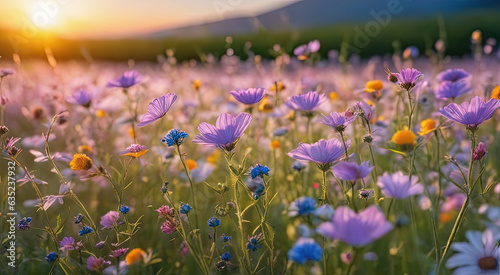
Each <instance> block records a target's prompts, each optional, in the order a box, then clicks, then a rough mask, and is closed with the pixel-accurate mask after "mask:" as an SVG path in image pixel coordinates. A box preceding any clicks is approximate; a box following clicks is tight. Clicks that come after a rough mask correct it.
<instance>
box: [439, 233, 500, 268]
mask: <svg viewBox="0 0 500 275" xmlns="http://www.w3.org/2000/svg"><path fill="white" fill-rule="evenodd" d="M466 237H467V240H469V242H468V243H466V242H459V243H454V244H452V245H451V249H453V250H455V251H457V252H458V253H457V254H455V255H453V256H452V257H450V258H449V259H448V261H447V262H446V268H448V269H452V268H456V269H455V271H453V275H469V274H476V275H489V274H500V268H499V262H500V249H499V247H498V246H497V241H498V239H499V237H500V236H498V235H497V236H494V235H493V233H492V232H491V231H490V230H486V231H484V232H483V233H482V234H481V232H479V231H467V233H466Z"/></svg>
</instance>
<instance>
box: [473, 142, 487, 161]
mask: <svg viewBox="0 0 500 275" xmlns="http://www.w3.org/2000/svg"><path fill="white" fill-rule="evenodd" d="M486 155H488V151H486V144H484V143H483V142H479V144H478V145H477V147H476V149H474V156H473V158H474V160H481V159H482V158H483V157H485V156H486Z"/></svg>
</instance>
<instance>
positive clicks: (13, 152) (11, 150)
mask: <svg viewBox="0 0 500 275" xmlns="http://www.w3.org/2000/svg"><path fill="white" fill-rule="evenodd" d="M19 140H21V138H15V137H11V138H9V139H8V140H7V144H6V145H5V150H4V151H3V152H4V153H5V154H7V155H9V156H11V157H13V158H15V157H17V155H19V153H21V151H22V149H19V148H17V147H16V146H14V144H16V142H18V141H19Z"/></svg>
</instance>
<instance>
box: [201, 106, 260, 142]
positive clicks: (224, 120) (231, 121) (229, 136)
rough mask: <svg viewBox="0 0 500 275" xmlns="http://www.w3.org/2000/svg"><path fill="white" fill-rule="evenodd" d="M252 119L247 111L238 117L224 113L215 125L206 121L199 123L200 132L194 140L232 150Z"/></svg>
mask: <svg viewBox="0 0 500 275" xmlns="http://www.w3.org/2000/svg"><path fill="white" fill-rule="evenodd" d="M250 121H252V116H251V115H250V114H247V113H241V114H239V115H237V116H236V117H233V116H232V115H230V114H228V113H222V114H221V115H220V116H219V118H217V122H216V123H215V126H214V125H211V124H208V123H206V122H202V123H201V124H200V125H198V131H200V134H199V135H197V136H195V137H194V139H193V142H194V143H198V144H203V145H210V146H215V147H217V148H219V149H221V150H226V151H232V150H233V149H234V147H235V146H236V143H237V142H238V140H239V139H240V137H241V136H242V135H243V132H245V129H246V128H247V127H248V125H249V124H250Z"/></svg>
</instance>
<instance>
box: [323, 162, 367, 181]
mask: <svg viewBox="0 0 500 275" xmlns="http://www.w3.org/2000/svg"><path fill="white" fill-rule="evenodd" d="M372 170H373V166H372V167H370V162H369V161H365V162H363V163H361V165H358V164H357V163H355V162H347V161H342V162H340V163H339V164H337V165H336V166H335V167H333V168H332V171H333V174H334V175H335V176H336V177H338V178H339V179H341V180H348V181H357V180H360V179H364V178H366V177H367V176H368V175H369V174H370V172H371V171H372Z"/></svg>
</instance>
